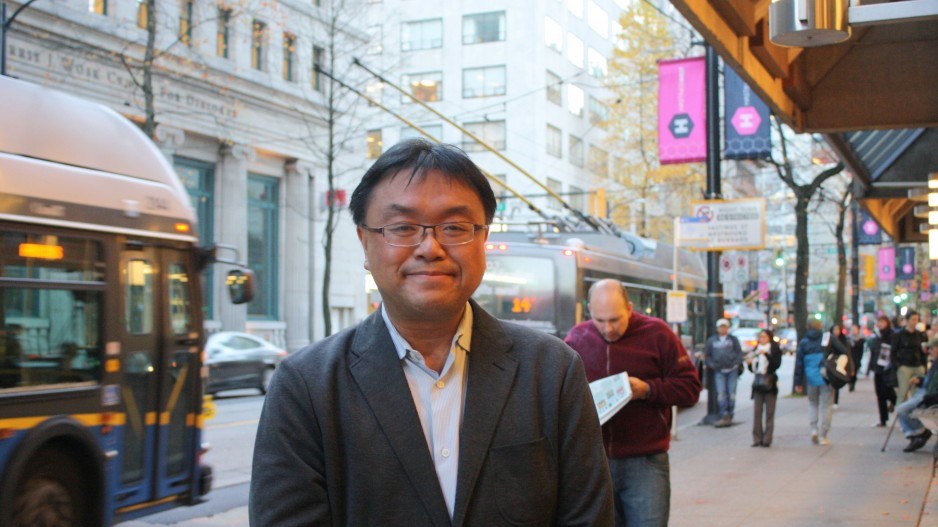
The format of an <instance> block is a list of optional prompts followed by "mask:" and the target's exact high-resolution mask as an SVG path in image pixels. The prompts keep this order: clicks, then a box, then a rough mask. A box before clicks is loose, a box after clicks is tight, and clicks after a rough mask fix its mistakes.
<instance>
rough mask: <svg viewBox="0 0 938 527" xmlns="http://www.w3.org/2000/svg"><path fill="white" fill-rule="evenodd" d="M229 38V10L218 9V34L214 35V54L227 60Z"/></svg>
mask: <svg viewBox="0 0 938 527" xmlns="http://www.w3.org/2000/svg"><path fill="white" fill-rule="evenodd" d="M230 38H231V9H225V8H219V9H218V34H217V35H216V49H215V54H217V55H218V56H219V57H221V58H223V59H227V58H228V42H229V41H230V40H229V39H230Z"/></svg>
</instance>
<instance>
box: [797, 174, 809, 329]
mask: <svg viewBox="0 0 938 527" xmlns="http://www.w3.org/2000/svg"><path fill="white" fill-rule="evenodd" d="M795 199H796V200H797V201H795V243H796V247H795V329H796V331H797V332H798V338H799V339H800V338H802V336H803V335H804V334H805V331H807V322H808V270H809V268H810V263H811V262H810V259H809V258H808V244H809V242H808V204H809V203H810V202H811V194H810V193H809V192H808V190H807V189H806V188H804V187H798V189H797V190H796V191H795Z"/></svg>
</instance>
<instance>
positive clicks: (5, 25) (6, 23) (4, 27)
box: [0, 0, 36, 75]
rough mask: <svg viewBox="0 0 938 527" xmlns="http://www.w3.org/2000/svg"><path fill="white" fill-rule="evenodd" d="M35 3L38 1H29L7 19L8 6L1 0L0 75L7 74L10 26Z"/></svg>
mask: <svg viewBox="0 0 938 527" xmlns="http://www.w3.org/2000/svg"><path fill="white" fill-rule="evenodd" d="M35 1H36V0H28V1H27V2H26V3H24V4H23V5H21V6H19V7H18V8H17V9H16V11H13V14H12V15H11V16H10V18H7V4H6V2H4V1H2V0H0V75H6V74H7V31H9V30H10V24H12V23H13V20H15V19H16V16H17V15H19V14H20V13H21V12H22V11H23V10H24V9H26V8H27V7H29V4H31V3H33V2H35Z"/></svg>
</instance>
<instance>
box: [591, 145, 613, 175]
mask: <svg viewBox="0 0 938 527" xmlns="http://www.w3.org/2000/svg"><path fill="white" fill-rule="evenodd" d="M588 162H589V169H590V172H592V173H594V174H596V175H597V176H599V177H609V154H608V153H606V151H605V150H603V149H602V148H599V147H596V146H593V145H590V153H589V160H588Z"/></svg>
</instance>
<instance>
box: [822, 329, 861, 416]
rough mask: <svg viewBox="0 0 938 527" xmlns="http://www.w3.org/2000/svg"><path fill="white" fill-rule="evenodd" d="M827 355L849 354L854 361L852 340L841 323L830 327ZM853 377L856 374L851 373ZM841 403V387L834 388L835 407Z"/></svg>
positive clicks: (854, 369)
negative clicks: (848, 338) (851, 346)
mask: <svg viewBox="0 0 938 527" xmlns="http://www.w3.org/2000/svg"><path fill="white" fill-rule="evenodd" d="M826 355H827V356H829V355H847V356H848V357H850V360H851V363H852V361H853V355H852V352H851V350H850V342H849V341H848V340H847V336H846V335H845V334H844V327H843V326H841V325H840V324H834V325H833V326H831V329H830V339H829V340H828V342H827V354H826ZM853 371H854V372H855V371H856V368H853ZM851 378H854V375H853V374H851ZM839 404H840V388H835V389H834V408H837V405H839Z"/></svg>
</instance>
